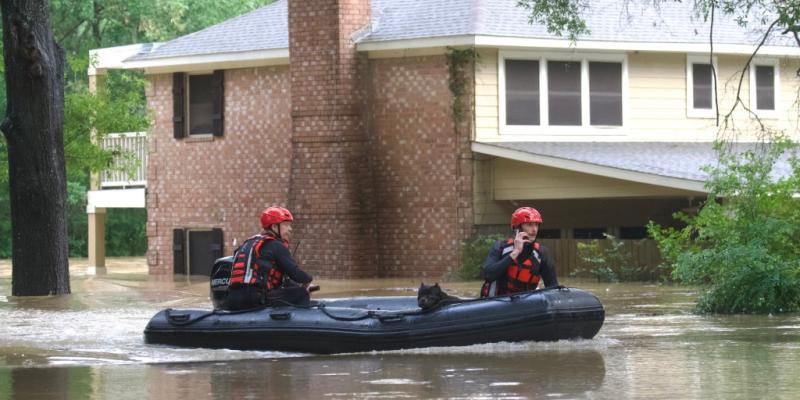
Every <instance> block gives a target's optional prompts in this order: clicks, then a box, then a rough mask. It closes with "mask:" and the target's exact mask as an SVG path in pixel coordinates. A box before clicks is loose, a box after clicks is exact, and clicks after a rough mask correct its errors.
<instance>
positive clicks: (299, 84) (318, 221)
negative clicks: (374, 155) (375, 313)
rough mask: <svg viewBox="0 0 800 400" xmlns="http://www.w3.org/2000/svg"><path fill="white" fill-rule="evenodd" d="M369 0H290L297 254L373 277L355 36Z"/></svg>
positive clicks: (304, 261)
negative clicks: (299, 242)
mask: <svg viewBox="0 0 800 400" xmlns="http://www.w3.org/2000/svg"><path fill="white" fill-rule="evenodd" d="M369 16H370V1H369V0H355V1H354V0H310V1H309V0H290V1H289V48H290V51H289V54H290V64H291V81H292V125H293V135H292V145H293V159H292V171H291V175H292V179H291V185H290V197H289V204H290V206H291V207H292V210H293V212H295V215H296V217H297V218H296V219H297V223H295V224H294V225H295V232H296V236H297V239H298V240H300V241H301V245H300V247H299V253H298V254H297V258H298V261H299V262H300V263H301V265H303V266H304V267H305V268H306V269H308V270H309V271H311V272H313V273H315V274H317V275H324V276H328V277H334V278H352V277H374V276H377V274H378V264H377V260H378V258H377V253H376V251H375V242H374V238H375V231H374V224H373V221H374V211H373V205H374V200H373V192H372V173H371V172H372V171H371V168H370V167H369V158H368V156H369V152H368V142H367V134H366V131H365V126H364V112H363V111H364V110H363V104H364V103H363V101H364V96H363V90H361V82H360V80H359V79H357V75H358V72H359V70H360V65H361V64H362V63H363V62H365V60H364V59H362V58H360V57H359V56H358V54H357V53H356V51H355V47H354V46H353V44H352V41H351V40H350V37H351V35H352V34H353V33H354V32H355V31H356V30H357V29H360V28H361V27H363V26H365V25H366V24H367V23H368V21H369Z"/></svg>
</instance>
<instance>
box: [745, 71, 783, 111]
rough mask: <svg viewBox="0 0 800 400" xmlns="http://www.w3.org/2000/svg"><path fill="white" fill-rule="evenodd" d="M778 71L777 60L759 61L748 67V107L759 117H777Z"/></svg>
mask: <svg viewBox="0 0 800 400" xmlns="http://www.w3.org/2000/svg"><path fill="white" fill-rule="evenodd" d="M779 71H780V70H779V68H778V62H777V60H767V59H759V60H756V61H754V62H753V64H752V65H751V66H750V107H751V109H753V110H755V111H756V113H757V114H758V116H759V117H771V118H775V117H777V114H776V110H777V108H778V93H779V86H780V73H779Z"/></svg>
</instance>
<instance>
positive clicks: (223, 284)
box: [211, 256, 233, 310]
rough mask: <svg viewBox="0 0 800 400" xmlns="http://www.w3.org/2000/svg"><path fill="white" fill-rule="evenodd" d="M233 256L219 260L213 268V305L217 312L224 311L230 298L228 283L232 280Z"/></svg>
mask: <svg viewBox="0 0 800 400" xmlns="http://www.w3.org/2000/svg"><path fill="white" fill-rule="evenodd" d="M232 267H233V256H228V257H222V258H218V259H217V260H216V261H214V266H213V267H212V268H211V303H213V304H214V309H215V310H220V309H222V306H223V304H225V299H226V298H227V297H228V281H229V280H230V279H231V268H232Z"/></svg>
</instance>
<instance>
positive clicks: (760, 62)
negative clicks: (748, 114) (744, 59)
mask: <svg viewBox="0 0 800 400" xmlns="http://www.w3.org/2000/svg"><path fill="white" fill-rule="evenodd" d="M756 66H766V67H773V68H774V69H775V70H774V71H775V82H774V83H773V85H774V88H775V91H774V93H773V95H774V96H775V98H774V100H773V101H774V102H775V109H774V110H764V109H760V108H757V106H758V101H757V100H758V99H757V98H756V96H757V95H756V68H755V67H756ZM780 98H781V69H780V62H779V61H778V59H777V58H761V57H759V58H755V59H753V61H752V62H751V63H750V109H751V110H753V112H755V113H756V115H758V117H759V118H779V115H778V110H779V109H780V101H779V100H780Z"/></svg>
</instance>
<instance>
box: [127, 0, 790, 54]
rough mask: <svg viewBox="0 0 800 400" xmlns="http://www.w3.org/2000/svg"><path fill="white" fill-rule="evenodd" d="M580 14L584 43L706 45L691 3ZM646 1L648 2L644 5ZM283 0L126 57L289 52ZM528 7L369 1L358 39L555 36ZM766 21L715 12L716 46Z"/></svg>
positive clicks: (449, 0)
mask: <svg viewBox="0 0 800 400" xmlns="http://www.w3.org/2000/svg"><path fill="white" fill-rule="evenodd" d="M589 3H590V5H589V8H588V9H587V10H585V12H584V13H583V15H584V17H585V19H586V23H587V26H588V27H589V29H590V30H591V34H590V35H586V36H582V37H579V38H578V43H579V44H580V43H581V42H582V41H591V42H598V41H605V42H642V43H706V42H707V41H708V32H709V27H710V24H709V23H708V22H705V21H703V18H702V17H700V16H697V15H696V13H695V11H694V9H693V4H694V2H689V1H687V2H663V3H660V4H659V5H657V6H653V5H652V4H651V3H650V2H641V3H639V2H628V1H619V0H589ZM642 3H646V4H642ZM287 7H288V6H287V0H278V1H276V2H274V3H272V4H270V5H267V6H264V7H262V8H259V9H257V10H255V11H253V12H250V13H248V14H244V15H242V16H239V17H236V18H233V19H230V20H227V21H225V22H222V23H220V24H217V25H214V26H211V27H209V28H206V29H203V30H201V31H198V32H195V33H192V34H189V35H186V36H181V37H179V38H177V39H174V40H171V41H169V42H167V43H165V44H164V45H163V46H161V47H159V48H157V49H155V50H154V51H152V52H150V53H149V54H147V53H146V54H138V55H135V56H133V57H131V58H129V59H128V60H127V61H141V60H152V59H160V58H173V57H184V56H196V55H206V54H225V53H238V52H247V51H260V50H272V49H288V47H289V33H288V30H289V27H288V25H289V24H288V10H287ZM528 15H529V13H528V11H527V10H525V9H523V8H520V7H517V6H516V2H514V1H511V0H372V22H371V24H370V27H369V29H368V30H367V31H366V33H365V34H362V35H360V37H359V38H358V39H357V41H358V43H359V44H361V43H364V44H367V43H380V42H390V41H397V40H408V39H425V38H452V37H459V36H494V37H505V38H529V39H558V40H562V41H566V40H567V39H566V38H564V37H560V36H557V35H553V34H550V33H548V32H547V30H546V29H545V27H544V26H542V25H540V24H530V23H529V22H528ZM765 30H766V25H765V23H762V22H761V21H759V20H758V19H753V20H752V21H750V23H749V25H748V27H747V28H742V27H740V26H739V25H738V24H737V22H736V21H734V20H733V19H731V18H730V17H727V16H724V15H718V16H717V19H716V21H715V23H714V39H715V44H731V45H752V44H754V43H756V42H757V39H758V38H759V37H760V36H759V35H760V33H761V32H764V31H765ZM767 44H768V45H775V46H785V47H788V48H794V47H795V45H796V43H794V41H793V40H792V39H791V38H789V37H788V36H786V35H783V36H782V35H779V34H773V35H771V39H770V40H769V41H768V42H767Z"/></svg>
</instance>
